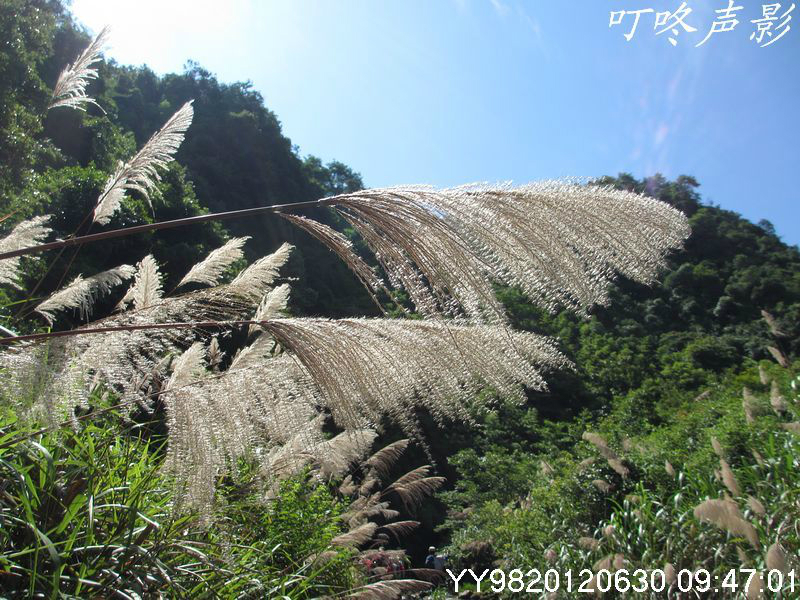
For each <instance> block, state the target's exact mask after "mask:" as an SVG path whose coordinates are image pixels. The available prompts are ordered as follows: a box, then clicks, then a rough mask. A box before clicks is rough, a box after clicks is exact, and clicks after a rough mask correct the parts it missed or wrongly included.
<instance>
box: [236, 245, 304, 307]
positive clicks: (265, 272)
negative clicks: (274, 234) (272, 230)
mask: <svg viewBox="0 0 800 600" xmlns="http://www.w3.org/2000/svg"><path fill="white" fill-rule="evenodd" d="M292 250H294V246H292V245H291V244H287V243H284V244H282V245H281V247H280V248H278V249H277V250H276V251H275V252H273V253H272V254H270V255H269V256H265V257H263V258H259V259H258V260H257V261H256V262H254V263H253V264H252V265H250V266H249V267H247V268H246V269H244V270H243V271H242V272H241V273H239V274H238V275H237V276H236V277H235V278H234V280H233V281H231V282H230V283H229V284H228V286H227V287H228V289H229V290H231V291H233V292H235V293H237V294H240V295H241V296H243V297H245V298H247V299H249V300H252V301H255V302H259V301H260V300H261V299H262V298H263V296H264V294H265V293H266V292H268V291H269V290H270V289H271V286H272V283H273V282H274V281H275V279H276V278H277V277H278V271H279V270H280V268H281V267H282V266H283V265H285V264H286V261H287V260H289V255H290V254H291V253H292Z"/></svg>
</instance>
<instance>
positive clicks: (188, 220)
mask: <svg viewBox="0 0 800 600" xmlns="http://www.w3.org/2000/svg"><path fill="white" fill-rule="evenodd" d="M335 202H336V200H335V198H322V199H320V200H307V201H305V202H293V203H289V204H274V205H272V206H256V207H254V208H243V209H241V210H231V211H227V212H220V213H209V214H206V215H197V216H194V217H185V218H183V219H174V220H172V221H161V222H159V223H145V224H144V225H136V226H134V227H124V228H122V229H112V230H111V231H103V232H100V233H92V234H90V235H82V236H79V237H71V238H67V239H65V240H58V241H55V242H49V243H47V244H38V245H36V246H29V247H27V248H20V249H19V250H12V251H11V252H3V253H0V260H3V259H6V258H14V257H16V256H26V255H29V254H37V253H39V252H45V251H47V250H56V249H59V248H66V247H69V246H80V245H82V244H89V243H91V242H99V241H102V240H110V239H113V238H118V237H125V236H128V235H135V234H137V233H144V232H147V231H157V230H160V229H171V228H173V227H182V226H184V225H196V224H198V223H205V222H208V221H224V220H228V219H240V218H242V217H250V216H253V215H259V214H265V213H270V212H280V211H281V210H291V209H295V208H304V207H308V206H325V205H327V204H333V203H335Z"/></svg>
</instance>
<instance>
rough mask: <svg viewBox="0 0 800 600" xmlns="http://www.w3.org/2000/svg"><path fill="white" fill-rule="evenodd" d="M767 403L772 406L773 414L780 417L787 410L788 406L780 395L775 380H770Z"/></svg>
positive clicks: (778, 386) (779, 389)
mask: <svg viewBox="0 0 800 600" xmlns="http://www.w3.org/2000/svg"><path fill="white" fill-rule="evenodd" d="M769 403H770V406H772V410H774V411H775V414H777V415H781V414H783V413H785V412H786V411H787V410H789V405H788V404H787V402H786V399H785V398H784V397H783V394H781V388H780V385H778V382H777V381H776V380H774V379H773V380H772V385H771V387H770V391H769Z"/></svg>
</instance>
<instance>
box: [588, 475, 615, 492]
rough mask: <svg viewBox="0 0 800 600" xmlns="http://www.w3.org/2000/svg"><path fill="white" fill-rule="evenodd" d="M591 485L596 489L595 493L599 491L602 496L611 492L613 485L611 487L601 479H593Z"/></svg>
mask: <svg viewBox="0 0 800 600" xmlns="http://www.w3.org/2000/svg"><path fill="white" fill-rule="evenodd" d="M592 485H593V486H594V487H595V488H597V491H599V492H600V493H602V494H610V493H611V491H612V490H613V489H614V486H613V485H611V484H610V483H608V482H607V481H604V480H602V479H594V480H592Z"/></svg>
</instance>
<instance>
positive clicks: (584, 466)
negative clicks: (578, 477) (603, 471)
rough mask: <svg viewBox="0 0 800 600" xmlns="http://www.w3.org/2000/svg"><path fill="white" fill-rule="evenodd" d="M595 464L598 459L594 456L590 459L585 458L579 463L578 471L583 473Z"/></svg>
mask: <svg viewBox="0 0 800 600" xmlns="http://www.w3.org/2000/svg"><path fill="white" fill-rule="evenodd" d="M595 462H597V459H596V458H595V457H594V456H590V457H589V458H584V459H583V460H582V461H581V462H579V463H578V469H580V470H581V471H583V470H585V469H588V468H589V467H591V466H592V465H593V464H594V463H595Z"/></svg>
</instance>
